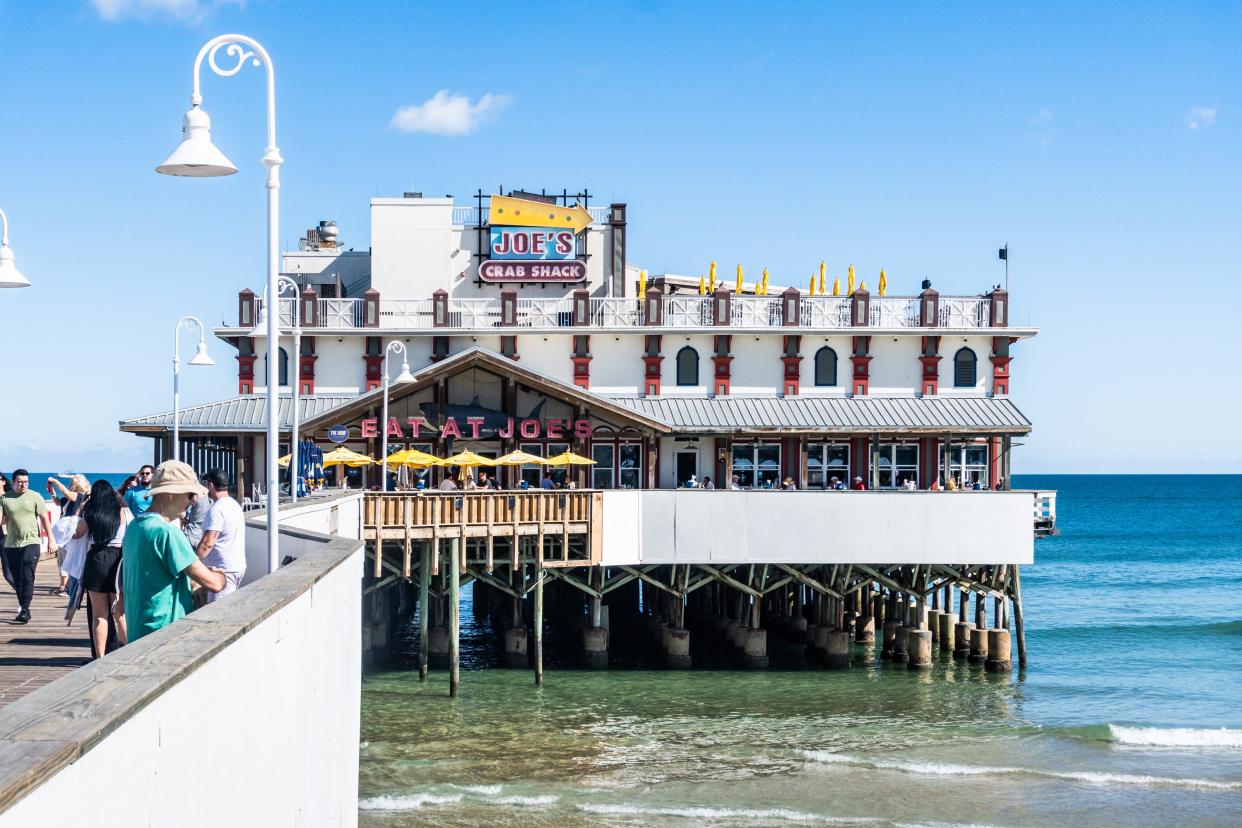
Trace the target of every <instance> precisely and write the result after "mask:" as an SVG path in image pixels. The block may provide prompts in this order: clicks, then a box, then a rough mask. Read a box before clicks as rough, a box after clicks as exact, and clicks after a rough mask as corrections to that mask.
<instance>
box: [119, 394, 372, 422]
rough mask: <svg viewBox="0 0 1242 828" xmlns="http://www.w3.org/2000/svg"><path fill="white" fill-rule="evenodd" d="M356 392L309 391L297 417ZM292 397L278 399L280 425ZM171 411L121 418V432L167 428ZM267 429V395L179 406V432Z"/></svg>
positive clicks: (345, 399) (303, 417) (323, 409)
mask: <svg viewBox="0 0 1242 828" xmlns="http://www.w3.org/2000/svg"><path fill="white" fill-rule="evenodd" d="M356 398H357V395H356V394H313V395H307V396H302V397H300V398H299V399H298V402H299V406H298V407H299V409H300V416H299V419H300V420H302V421H305V420H307V419H309V418H310V417H313V416H317V415H319V414H323V413H326V412H328V411H331V410H332V409H334V408H336V407H338V406H341V405H344V404H345V403H347V402H349V401H350V400H353V399H356ZM291 403H292V400H291V399H290V398H289V397H287V396H282V397H281V398H280V401H279V406H280V407H279V409H278V410H279V417H280V427H281V428H290V427H291V425H292V424H291V415H292V406H291ZM172 424H173V415H172V412H171V411H165V412H164V413H162V414H152V415H150V416H147V417H135V418H134V419H132V420H121V431H167V430H170V429H171V428H172ZM266 428H267V395H266V394H247V395H244V396H241V397H233V398H232V399H228V400H220V401H219V402H212V403H204V404H202V405H192V406H188V407H186V408H183V409H181V429H182V431H264V430H265V429H266Z"/></svg>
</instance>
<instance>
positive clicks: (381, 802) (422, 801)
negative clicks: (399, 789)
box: [358, 794, 461, 811]
mask: <svg viewBox="0 0 1242 828" xmlns="http://www.w3.org/2000/svg"><path fill="white" fill-rule="evenodd" d="M454 802H461V794H405V795H400V796H368V797H366V798H365V799H360V800H358V810H360V811H417V810H418V809H419V808H422V807H423V806H424V805H452V804H453V803H454Z"/></svg>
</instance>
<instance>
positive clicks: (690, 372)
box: [677, 345, 699, 385]
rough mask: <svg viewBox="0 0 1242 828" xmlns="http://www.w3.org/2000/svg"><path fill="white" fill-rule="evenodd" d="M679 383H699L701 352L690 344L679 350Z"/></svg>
mask: <svg viewBox="0 0 1242 828" xmlns="http://www.w3.org/2000/svg"><path fill="white" fill-rule="evenodd" d="M677 384H678V385H698V384H699V352H698V351H696V350H694V349H693V348H691V347H690V346H689V345H687V346H686V347H684V348H682V349H681V350H680V351H678V352H677Z"/></svg>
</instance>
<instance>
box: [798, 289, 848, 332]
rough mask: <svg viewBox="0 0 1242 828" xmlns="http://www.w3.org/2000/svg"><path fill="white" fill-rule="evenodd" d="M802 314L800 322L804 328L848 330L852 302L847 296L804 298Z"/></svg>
mask: <svg viewBox="0 0 1242 828" xmlns="http://www.w3.org/2000/svg"><path fill="white" fill-rule="evenodd" d="M801 314H802V318H801V319H800V320H798V321H799V322H800V323H801V324H802V326H803V327H804V328H848V327H850V300H849V298H848V297H845V296H804V297H802V311H801Z"/></svg>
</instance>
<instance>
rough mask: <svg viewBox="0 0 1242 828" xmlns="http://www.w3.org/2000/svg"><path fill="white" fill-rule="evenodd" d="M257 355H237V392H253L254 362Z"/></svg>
mask: <svg viewBox="0 0 1242 828" xmlns="http://www.w3.org/2000/svg"><path fill="white" fill-rule="evenodd" d="M256 359H258V357H257V356H255V355H254V354H251V355H250V356H241V355H240V354H239V355H238V356H237V393H238V394H253V393H254V362H255V360H256Z"/></svg>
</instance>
